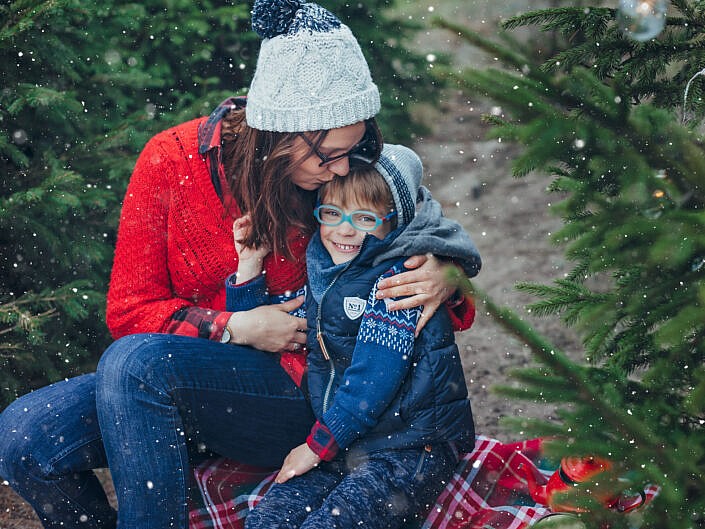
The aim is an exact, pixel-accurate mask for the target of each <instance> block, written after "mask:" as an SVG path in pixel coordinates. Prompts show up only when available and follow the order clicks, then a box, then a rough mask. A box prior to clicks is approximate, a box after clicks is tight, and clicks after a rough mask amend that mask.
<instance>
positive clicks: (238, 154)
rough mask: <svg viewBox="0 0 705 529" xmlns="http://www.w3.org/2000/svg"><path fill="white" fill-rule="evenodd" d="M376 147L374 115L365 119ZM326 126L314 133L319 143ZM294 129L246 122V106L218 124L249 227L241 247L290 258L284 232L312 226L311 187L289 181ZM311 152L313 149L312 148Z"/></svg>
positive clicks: (227, 170) (236, 194) (230, 181)
mask: <svg viewBox="0 0 705 529" xmlns="http://www.w3.org/2000/svg"><path fill="white" fill-rule="evenodd" d="M370 122H371V123H372V127H373V132H374V134H375V135H376V136H377V141H378V145H379V147H380V150H381V145H382V138H381V134H380V132H379V128H378V127H377V124H376V122H375V121H374V119H372V120H370ZM327 133H328V132H327V131H318V132H317V133H315V134H314V140H313V142H314V145H315V146H316V148H318V147H319V146H320V145H321V143H322V142H323V140H324V139H325V137H326V134H327ZM297 135H298V133H296V132H269V131H261V130H257V129H253V128H251V127H249V126H247V123H246V121H245V110H244V109H242V108H238V109H233V110H231V111H230V112H229V113H228V114H227V115H226V116H225V117H224V118H223V122H222V128H221V141H222V145H223V166H224V169H225V175H226V178H227V182H228V185H229V186H230V190H231V192H232V194H233V197H234V198H235V202H236V203H237V204H238V206H239V207H240V210H241V212H242V213H243V214H246V213H249V214H250V217H251V218H252V231H251V232H250V234H249V236H248V237H247V238H246V239H245V240H243V244H244V245H245V246H249V247H254V248H259V247H262V246H267V247H269V248H271V249H272V250H273V251H274V253H275V254H277V255H283V256H284V257H286V258H287V259H292V258H293V256H292V253H291V248H290V246H289V237H288V236H289V235H290V234H291V231H290V230H292V229H294V230H298V231H300V232H301V233H302V234H304V235H310V234H311V233H313V231H314V230H315V228H316V222H315V220H314V218H313V214H312V213H313V207H314V204H315V201H316V195H317V194H316V192H315V191H305V190H303V189H301V188H300V187H298V186H297V185H295V184H294V183H292V181H291V175H292V174H293V172H294V171H295V170H296V168H297V167H298V165H300V164H301V163H302V162H303V159H302V160H300V161H298V162H297V163H296V164H294V163H293V162H292V153H293V151H294V141H295V140H296V137H297ZM311 153H312V154H313V151H311Z"/></svg>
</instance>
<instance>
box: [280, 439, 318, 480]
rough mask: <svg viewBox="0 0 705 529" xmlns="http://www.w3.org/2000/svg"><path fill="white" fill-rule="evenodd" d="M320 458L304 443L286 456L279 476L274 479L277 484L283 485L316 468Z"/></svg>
mask: <svg viewBox="0 0 705 529" xmlns="http://www.w3.org/2000/svg"><path fill="white" fill-rule="evenodd" d="M320 462H321V458H320V457H318V456H317V455H316V453H315V452H314V451H313V450H311V449H310V448H309V447H308V445H307V444H306V443H304V444H301V445H299V446H297V447H296V448H294V449H293V450H292V451H291V452H289V455H288V456H286V459H285V460H284V464H283V465H282V468H281V470H280V471H279V474H277V477H276V478H275V479H274V481H276V482H277V483H284V482H285V481H288V480H289V479H291V478H293V477H294V476H300V475H301V474H305V473H306V472H308V471H309V470H311V469H312V468H313V467H316V466H318V463H320Z"/></svg>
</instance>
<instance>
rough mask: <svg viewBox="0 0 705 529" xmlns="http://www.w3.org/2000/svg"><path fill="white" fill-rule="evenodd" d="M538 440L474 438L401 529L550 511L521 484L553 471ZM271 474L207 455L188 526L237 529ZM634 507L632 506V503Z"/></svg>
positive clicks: (464, 525)
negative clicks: (430, 499) (425, 508)
mask: <svg viewBox="0 0 705 529" xmlns="http://www.w3.org/2000/svg"><path fill="white" fill-rule="evenodd" d="M541 445H542V440H541V439H531V440H527V441H521V442H517V443H501V442H499V441H497V440H495V439H490V438H488V437H482V436H478V437H477V438H476V442H475V449H474V450H473V451H472V452H469V453H467V454H465V455H464V457H463V458H462V459H461V461H460V462H459V463H458V466H457V468H456V469H455V474H454V475H453V478H452V479H451V480H450V482H449V483H448V485H447V486H446V488H445V489H444V490H443V492H441V494H440V495H439V496H438V498H437V500H436V504H435V505H434V506H433V507H432V508H431V509H430V511H429V512H427V513H425V514H424V516H425V518H422V520H423V521H422V522H412V523H410V524H408V525H407V526H406V527H405V528H404V529H485V528H493V529H524V528H526V527H529V526H531V525H532V524H533V523H535V522H536V521H538V520H540V519H541V518H544V517H546V516H548V515H550V514H552V511H551V510H550V509H549V508H548V507H547V506H546V505H541V504H538V503H536V502H535V501H534V500H533V499H532V498H531V496H530V495H529V491H528V488H527V484H526V479H525V478H524V477H523V476H524V475H525V470H524V469H526V468H528V469H531V470H532V471H534V473H535V474H536V475H537V476H539V477H543V479H544V483H545V481H547V480H548V477H549V476H550V475H551V474H553V472H554V470H555V468H554V469H547V468H542V467H544V466H545V464H542V463H543V461H542V450H541ZM275 476H276V472H271V470H262V469H258V468H255V467H252V466H249V465H245V464H242V463H237V462H235V461H232V460H230V459H225V458H219V459H210V460H208V461H206V462H204V463H202V464H200V465H198V466H197V467H196V468H195V469H194V477H195V481H196V489H197V492H198V494H195V495H194V498H192V506H191V509H190V514H189V529H243V527H244V520H245V516H247V513H248V511H249V510H250V509H252V507H254V506H255V505H256V504H257V502H258V501H259V500H260V499H261V498H262V496H263V495H264V493H265V492H267V489H269V487H270V486H271V484H272V482H273V480H274V477H275ZM658 490H659V489H658V487H657V486H653V485H650V486H647V487H645V488H644V493H643V495H640V496H637V497H635V498H624V499H623V501H622V502H621V503H620V509H622V510H630V508H631V507H632V505H629V504H628V503H627V504H625V503H624V502H632V501H633V502H638V503H639V507H641V506H643V505H646V504H647V503H649V502H650V501H651V500H652V499H653V498H654V496H656V494H658ZM635 505H636V504H635Z"/></svg>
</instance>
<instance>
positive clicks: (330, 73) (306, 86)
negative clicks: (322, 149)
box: [245, 0, 380, 132]
mask: <svg viewBox="0 0 705 529" xmlns="http://www.w3.org/2000/svg"><path fill="white" fill-rule="evenodd" d="M252 28H253V29H254V30H255V31H256V32H257V34H258V35H259V36H260V37H262V38H263V39H264V40H263V41H262V46H261V48H260V52H259V57H258V58H257V69H256V70H255V75H254V78H253V79H252V84H251V85H250V90H249V92H248V94H247V107H246V111H245V112H246V118H247V124H248V125H249V126H250V127H252V128H255V129H258V130H268V131H276V132H304V131H314V130H328V129H334V128H338V127H344V126H346V125H351V124H353V123H357V122H358V121H363V120H365V119H368V118H371V117H373V116H374V115H375V114H377V112H379V108H380V102H379V91H378V90H377V86H376V85H375V84H374V83H373V82H372V77H371V76H370V69H369V67H368V66H367V61H365V58H364V57H363V55H362V50H361V49H360V46H359V45H358V43H357V40H355V37H354V36H353V34H352V32H351V31H350V28H348V27H347V26H346V25H345V24H343V23H341V22H340V20H338V18H337V17H336V16H335V15H333V14H332V13H331V12H330V11H328V10H326V9H324V8H323V7H321V6H319V5H318V4H314V3H307V2H305V1H304V0H257V1H256V2H255V5H254V8H253V9H252Z"/></svg>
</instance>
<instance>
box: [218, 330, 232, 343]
mask: <svg viewBox="0 0 705 529" xmlns="http://www.w3.org/2000/svg"><path fill="white" fill-rule="evenodd" d="M220 343H230V331H229V330H228V329H225V330H224V331H223V336H221V338H220Z"/></svg>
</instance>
